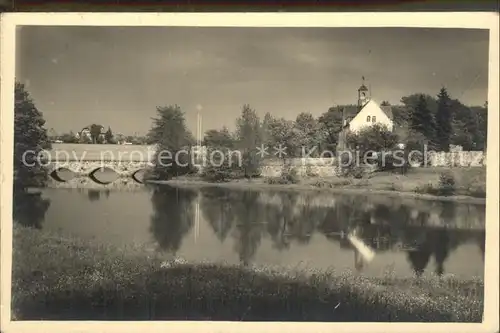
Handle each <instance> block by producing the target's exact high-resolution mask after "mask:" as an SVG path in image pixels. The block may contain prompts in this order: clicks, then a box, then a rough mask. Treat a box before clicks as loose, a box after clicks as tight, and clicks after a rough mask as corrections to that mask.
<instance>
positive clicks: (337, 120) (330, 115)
mask: <svg viewBox="0 0 500 333" xmlns="http://www.w3.org/2000/svg"><path fill="white" fill-rule="evenodd" d="M318 122H319V124H320V127H321V129H322V131H323V132H324V133H325V135H324V137H325V140H324V144H323V145H324V146H325V148H326V149H328V150H331V151H332V152H334V151H335V150H336V147H337V143H338V140H339V133H340V131H341V130H342V111H341V109H339V108H337V107H331V108H329V109H328V111H326V112H325V113H323V114H322V115H321V116H320V117H319V119H318Z"/></svg>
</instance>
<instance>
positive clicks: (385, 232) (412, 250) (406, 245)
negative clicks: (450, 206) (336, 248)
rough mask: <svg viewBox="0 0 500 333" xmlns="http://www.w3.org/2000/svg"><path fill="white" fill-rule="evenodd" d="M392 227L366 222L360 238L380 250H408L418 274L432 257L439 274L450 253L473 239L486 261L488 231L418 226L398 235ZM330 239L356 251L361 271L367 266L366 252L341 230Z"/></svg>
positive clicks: (328, 236) (356, 265) (356, 263)
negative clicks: (361, 250) (485, 245)
mask: <svg viewBox="0 0 500 333" xmlns="http://www.w3.org/2000/svg"><path fill="white" fill-rule="evenodd" d="M392 229H393V228H392V227H391V226H389V225H366V226H363V227H360V228H359V229H358V230H359V233H358V237H359V238H360V239H361V240H362V241H363V243H364V244H365V245H366V246H368V247H370V248H371V249H372V250H373V251H375V252H376V253H377V252H379V253H380V252H388V251H401V252H406V254H407V259H408V261H409V263H410V265H411V266H412V269H413V271H414V272H415V274H417V275H421V274H423V272H424V271H425V269H426V268H427V266H428V265H429V262H430V259H431V258H432V257H434V261H435V263H436V267H435V273H436V274H438V275H442V274H443V273H444V271H445V267H444V264H445V262H446V260H447V259H448V257H449V255H450V254H451V253H452V252H453V251H454V250H455V249H456V248H457V247H458V246H459V245H461V244H463V243H465V242H468V241H470V240H471V238H472V239H473V240H475V241H476V243H477V244H478V246H479V249H480V251H481V253H482V257H483V260H484V231H472V230H461V229H445V228H432V227H416V226H414V227H406V228H405V229H404V230H403V231H402V232H401V233H399V234H394V230H392ZM419 234H420V236H421V237H420V238H421V241H420V242H418V243H416V242H415V236H416V235H419ZM327 238H328V239H330V240H332V241H335V242H338V243H339V244H340V247H341V248H343V249H350V250H352V251H353V253H354V258H353V259H354V263H353V266H354V268H355V269H356V270H357V271H362V270H363V268H364V267H365V265H366V262H365V260H364V258H363V255H362V254H361V253H360V251H359V250H358V249H356V247H355V246H353V244H352V243H351V242H350V241H349V240H348V238H347V237H345V236H344V237H342V234H341V233H340V232H336V233H332V234H330V235H327Z"/></svg>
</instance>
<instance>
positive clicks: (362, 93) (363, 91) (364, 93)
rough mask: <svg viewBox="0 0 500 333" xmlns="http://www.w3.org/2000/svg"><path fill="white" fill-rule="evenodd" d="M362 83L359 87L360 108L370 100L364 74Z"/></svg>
mask: <svg viewBox="0 0 500 333" xmlns="http://www.w3.org/2000/svg"><path fill="white" fill-rule="evenodd" d="M362 80H363V82H362V84H361V86H360V87H359V88H358V108H359V109H361V108H362V107H363V106H365V104H366V103H367V102H368V88H367V87H366V86H365V77H364V76H362Z"/></svg>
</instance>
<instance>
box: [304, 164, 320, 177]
mask: <svg viewBox="0 0 500 333" xmlns="http://www.w3.org/2000/svg"><path fill="white" fill-rule="evenodd" d="M306 176H307V177H318V176H319V175H318V173H317V172H315V171H314V170H313V168H312V167H311V166H310V165H308V166H306Z"/></svg>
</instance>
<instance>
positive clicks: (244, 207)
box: [179, 188, 484, 274]
mask: <svg viewBox="0 0 500 333" xmlns="http://www.w3.org/2000/svg"><path fill="white" fill-rule="evenodd" d="M179 191H183V190H179ZM201 195H202V198H201V203H202V204H201V208H202V211H203V215H204V217H205V219H206V221H207V222H208V223H209V225H210V226H211V227H212V230H213V231H214V233H215V235H216V236H217V238H218V239H219V240H220V241H221V242H224V241H225V239H226V237H227V236H228V234H230V230H231V229H233V230H234V231H233V233H232V234H233V237H234V238H235V239H236V242H235V243H236V251H237V252H238V254H239V257H240V261H241V263H242V264H243V265H248V264H249V263H250V262H251V261H252V258H253V256H254V255H255V252H256V250H257V248H258V246H259V244H260V242H261V239H262V238H263V237H265V236H269V237H270V239H271V240H272V243H273V247H274V248H275V249H278V250H280V251H282V250H285V249H288V248H290V244H291V243H293V242H295V243H297V244H303V245H305V244H307V243H309V242H310V241H311V239H312V237H314V236H315V234H318V233H319V234H322V235H324V236H326V237H327V238H328V239H329V240H330V241H332V242H336V243H339V245H340V246H341V248H344V249H351V250H352V251H353V253H354V267H355V268H356V269H357V270H360V271H361V270H363V267H364V266H365V264H366V261H367V259H366V257H367V256H369V253H370V251H374V253H382V252H389V251H403V252H406V253H407V259H408V261H409V262H410V264H411V266H412V267H413V270H414V271H415V273H416V274H422V273H423V272H424V271H425V270H426V268H427V266H428V265H429V262H430V260H431V258H432V257H433V258H434V260H435V263H436V267H435V269H434V271H435V273H437V274H443V273H444V272H445V262H446V259H447V258H448V256H449V255H450V253H451V252H452V251H454V250H455V249H456V248H457V247H458V246H459V245H460V244H463V243H467V242H471V241H472V242H476V243H477V244H478V245H479V247H480V249H481V251H482V253H483V256H484V231H481V230H476V231H474V230H464V229H458V228H455V227H457V225H456V223H457V221H456V219H455V218H456V216H457V212H456V210H457V209H458V208H457V207H458V205H456V204H454V203H451V202H442V203H434V202H428V203H422V202H421V203H420V204H421V205H422V207H415V205H406V204H404V203H403V202H402V201H401V200H398V199H394V200H393V199H387V198H384V199H385V200H383V202H379V203H377V202H373V200H363V197H359V196H342V197H336V198H335V200H330V201H329V199H328V198H326V199H325V197H324V196H321V195H319V196H318V195H305V194H303V193H296V192H266V193H259V192H248V191H234V190H227V189H221V188H205V189H203V190H202V191H201ZM461 207H462V208H463V207H465V206H461ZM481 208H483V209H484V206H483V207H481V206H479V207H477V208H475V209H476V210H474V209H472V208H471V207H467V210H468V211H469V213H471V212H472V213H473V214H474V215H476V217H477V214H479V215H481V214H480V210H481ZM469 217H471V215H469ZM465 222H466V223H469V222H471V221H465ZM465 222H464V221H462V222H461V223H465ZM462 227H463V226H462ZM353 232H355V233H356V236H357V239H359V240H360V242H362V243H360V244H361V245H357V246H355V245H353V242H352V240H350V238H349V235H351V234H352V233H353ZM481 244H483V245H481ZM360 246H361V248H362V249H360ZM481 246H482V248H481ZM363 248H364V250H363ZM363 251H364V252H365V253H364V254H363ZM367 253H368V254H367Z"/></svg>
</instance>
